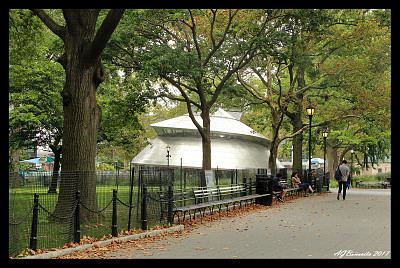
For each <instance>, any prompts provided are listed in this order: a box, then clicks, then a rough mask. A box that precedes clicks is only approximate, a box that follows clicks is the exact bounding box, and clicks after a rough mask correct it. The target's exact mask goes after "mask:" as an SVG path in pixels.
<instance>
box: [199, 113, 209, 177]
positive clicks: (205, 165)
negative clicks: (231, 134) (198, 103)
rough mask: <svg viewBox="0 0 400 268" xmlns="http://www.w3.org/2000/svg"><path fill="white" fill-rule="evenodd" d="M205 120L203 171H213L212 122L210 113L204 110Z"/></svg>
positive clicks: (203, 116)
mask: <svg viewBox="0 0 400 268" xmlns="http://www.w3.org/2000/svg"><path fill="white" fill-rule="evenodd" d="M202 118H203V130H204V133H205V135H203V136H202V139H201V141H202V146H203V170H210V169H211V130H210V127H211V123H210V122H211V121H210V111H209V110H204V111H203V113H202Z"/></svg>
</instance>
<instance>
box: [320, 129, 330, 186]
mask: <svg viewBox="0 0 400 268" xmlns="http://www.w3.org/2000/svg"><path fill="white" fill-rule="evenodd" d="M322 137H324V177H323V178H324V181H325V177H326V176H325V158H326V138H327V137H328V130H326V129H324V130H323V131H322ZM328 191H329V182H328Z"/></svg>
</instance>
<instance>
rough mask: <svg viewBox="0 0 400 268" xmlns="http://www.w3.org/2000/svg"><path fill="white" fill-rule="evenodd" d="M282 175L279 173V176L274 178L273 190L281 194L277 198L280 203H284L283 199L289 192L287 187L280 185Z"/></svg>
mask: <svg viewBox="0 0 400 268" xmlns="http://www.w3.org/2000/svg"><path fill="white" fill-rule="evenodd" d="M282 177H283V176H282V173H278V174H276V176H275V177H274V188H273V190H274V192H281V193H280V194H279V195H278V197H277V199H278V201H279V202H282V203H283V202H284V201H283V197H284V196H285V194H286V192H287V186H286V185H282V184H280V182H279V181H280V179H282Z"/></svg>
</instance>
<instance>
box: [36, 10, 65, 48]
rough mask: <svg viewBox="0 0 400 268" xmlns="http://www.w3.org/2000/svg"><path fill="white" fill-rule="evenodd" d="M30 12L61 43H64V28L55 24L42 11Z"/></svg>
mask: <svg viewBox="0 0 400 268" xmlns="http://www.w3.org/2000/svg"><path fill="white" fill-rule="evenodd" d="M31 10H32V12H33V13H34V14H35V15H36V16H38V17H39V18H40V19H41V20H42V21H43V23H44V24H45V25H46V26H47V27H48V28H49V29H50V30H51V31H52V32H53V33H55V34H56V35H57V36H59V37H60V38H61V39H62V40H63V41H65V27H64V26H61V25H59V24H57V23H56V22H55V21H54V20H53V19H52V18H50V16H49V15H48V14H47V13H46V12H44V10H43V9H31Z"/></svg>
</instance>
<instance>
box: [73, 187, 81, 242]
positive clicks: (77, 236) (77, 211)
mask: <svg viewBox="0 0 400 268" xmlns="http://www.w3.org/2000/svg"><path fill="white" fill-rule="evenodd" d="M75 198H76V199H75V201H76V209H75V224H74V242H75V243H80V242H81V209H80V200H81V192H80V191H79V190H77V191H76V195H75Z"/></svg>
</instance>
